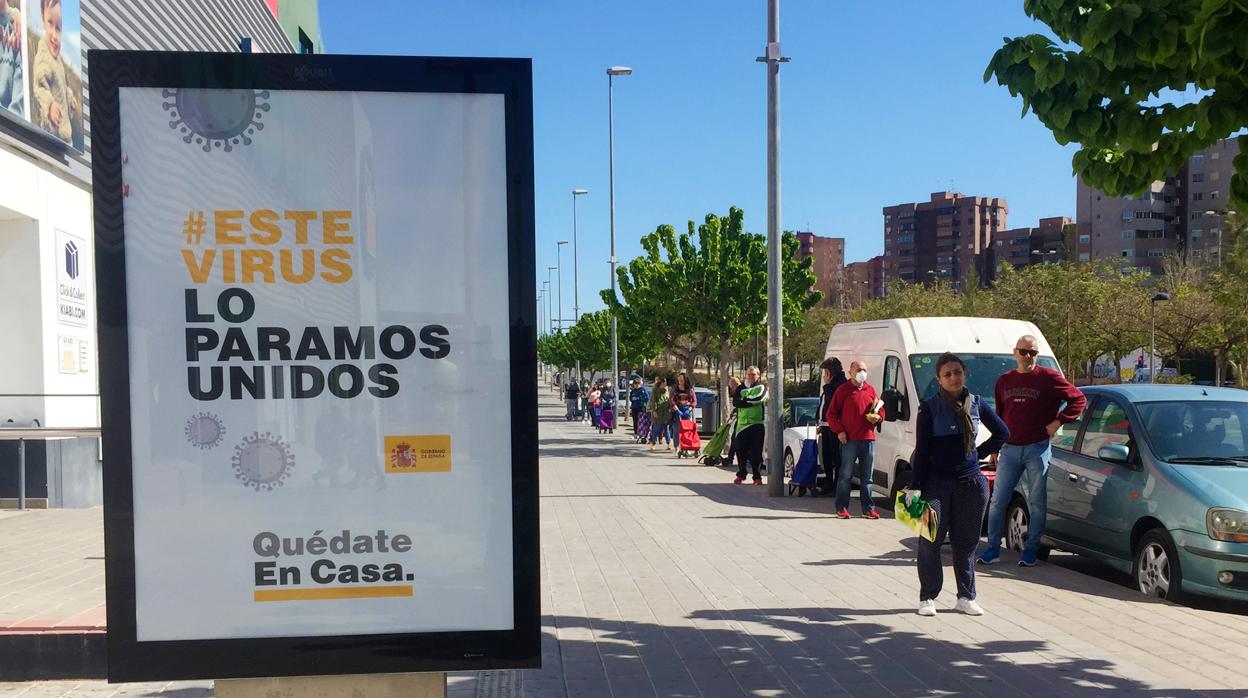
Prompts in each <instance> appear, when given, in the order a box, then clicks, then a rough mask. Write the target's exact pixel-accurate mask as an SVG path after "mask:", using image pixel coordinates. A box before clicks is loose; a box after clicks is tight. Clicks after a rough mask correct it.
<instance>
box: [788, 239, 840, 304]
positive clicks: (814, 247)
mask: <svg viewBox="0 0 1248 698" xmlns="http://www.w3.org/2000/svg"><path fill="white" fill-rule="evenodd" d="M797 242H798V248H797V254H796V258H797V259H799V260H801V259H805V258H807V257H813V258H814V262H813V263H812V264H811V270H812V271H813V272H814V273H815V290H817V291H819V292H821V293H823V298H822V299H821V300H820V301H819V305H821V306H825V307H835V306H839V305H840V303H841V293H842V286H843V281H842V277H843V275H844V270H845V238H830V237H823V236H821V235H815V234H814V233H812V232H810V231H804V232H798V233H797Z"/></svg>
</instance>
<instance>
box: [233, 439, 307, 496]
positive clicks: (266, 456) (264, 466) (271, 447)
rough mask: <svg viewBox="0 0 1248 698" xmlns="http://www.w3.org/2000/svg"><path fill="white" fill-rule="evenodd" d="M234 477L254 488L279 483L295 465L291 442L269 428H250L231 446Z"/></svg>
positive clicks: (267, 488) (267, 487) (266, 488)
mask: <svg viewBox="0 0 1248 698" xmlns="http://www.w3.org/2000/svg"><path fill="white" fill-rule="evenodd" d="M232 463H233V465H234V477H236V478H238V479H239V480H240V481H241V482H242V483H243V484H244V485H247V486H248V487H250V488H252V489H254V490H256V491H258V492H259V491H263V490H271V489H274V488H276V487H280V486H281V485H282V484H283V483H284V482H285V481H286V478H288V477H290V470H291V468H293V467H294V465H295V458H294V456H293V455H291V452H290V444H287V443H286V442H284V441H282V440H281V439H280V438H278V437H276V436H274V435H273V434H271V433H269V432H267V431H266V432H264V433H263V434H262V433H260V432H253V433H252V435H251V436H248V437H246V438H244V439H243V442H242V443H240V444H238V445H237V446H235V447H234V458H233V459H232Z"/></svg>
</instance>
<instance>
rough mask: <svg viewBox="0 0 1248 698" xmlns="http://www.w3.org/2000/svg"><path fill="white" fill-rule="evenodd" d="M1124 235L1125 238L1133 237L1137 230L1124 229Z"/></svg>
mask: <svg viewBox="0 0 1248 698" xmlns="http://www.w3.org/2000/svg"><path fill="white" fill-rule="evenodd" d="M1122 237H1124V238H1133V237H1135V231H1134V230H1124V231H1122Z"/></svg>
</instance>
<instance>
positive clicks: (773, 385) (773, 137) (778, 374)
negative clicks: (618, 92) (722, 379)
mask: <svg viewBox="0 0 1248 698" xmlns="http://www.w3.org/2000/svg"><path fill="white" fill-rule="evenodd" d="M759 60H760V61H762V62H764V63H766V64H767V382H768V386H767V392H768V401H767V426H766V428H767V494H768V496H771V497H782V496H784V461H783V460H782V458H781V454H782V453H783V452H784V434H783V433H782V430H781V428H780V423H781V417H782V414H781V407H782V404H783V402H784V308H783V306H782V303H781V300H782V299H781V292H782V291H781V289H782V288H783V284H782V280H781V273H782V272H781V266H780V265H781V250H780V248H781V244H780V243H781V228H780V64H781V63H783V62H786V61H787V60H788V59H786V58H783V57H782V56H781V55H780V0H767V50H766V55H764V56H763V57H762V58H761V59H759Z"/></svg>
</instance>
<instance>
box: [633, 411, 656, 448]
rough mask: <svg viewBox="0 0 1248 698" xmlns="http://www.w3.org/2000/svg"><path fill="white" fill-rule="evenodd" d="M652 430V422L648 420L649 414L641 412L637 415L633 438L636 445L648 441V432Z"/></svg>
mask: <svg viewBox="0 0 1248 698" xmlns="http://www.w3.org/2000/svg"><path fill="white" fill-rule="evenodd" d="M653 428H654V420H652V419H651V418H650V413H649V412H646V411H645V410H642V411H641V412H638V413H637V433H636V435H635V437H634V438H636V439H637V443H639V444H644V443H646V442H647V441H649V440H650V431H651V430H652V429H653Z"/></svg>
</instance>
